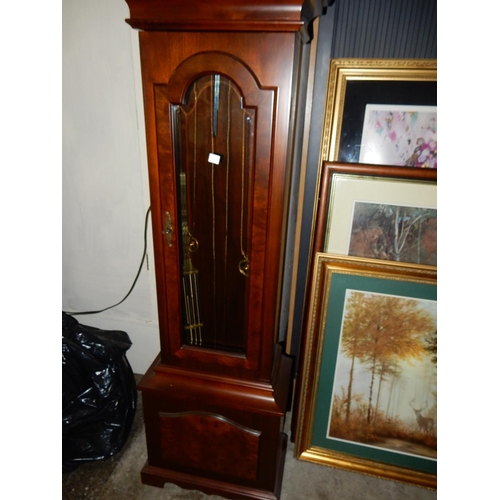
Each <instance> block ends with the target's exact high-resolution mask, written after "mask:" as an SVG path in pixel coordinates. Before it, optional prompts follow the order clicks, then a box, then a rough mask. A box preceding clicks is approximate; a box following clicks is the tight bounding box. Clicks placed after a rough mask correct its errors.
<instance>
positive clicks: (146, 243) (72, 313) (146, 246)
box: [64, 207, 151, 316]
mask: <svg viewBox="0 0 500 500" xmlns="http://www.w3.org/2000/svg"><path fill="white" fill-rule="evenodd" d="M150 212H151V207H149V208H148V211H147V212H146V220H145V221H144V251H143V253H142V259H141V264H140V266H139V270H138V271H137V275H136V277H135V279H134V282H133V283H132V286H131V287H130V290H129V291H128V293H127V295H125V297H123V299H122V300H120V302H118V303H116V304H114V305H112V306H109V307H105V308H104V309H99V310H98V311H81V312H66V311H64V312H65V313H66V314H69V315H70V316H78V315H83V314H97V313H101V312H104V311H107V310H108V309H112V308H113V307H116V306H119V305H120V304H121V303H122V302H124V301H125V300H126V299H127V297H128V296H129V295H130V294H131V293H132V290H133V289H134V287H135V284H136V283H137V280H138V279H139V275H140V274H141V271H142V266H143V265H144V260H145V259H146V252H147V248H148V218H149V214H150Z"/></svg>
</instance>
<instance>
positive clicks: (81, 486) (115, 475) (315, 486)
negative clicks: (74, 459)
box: [62, 393, 437, 500]
mask: <svg viewBox="0 0 500 500" xmlns="http://www.w3.org/2000/svg"><path fill="white" fill-rule="evenodd" d="M138 396H139V397H138V405H137V411H136V415H135V419H134V423H133V426H132V430H131V433H130V436H129V438H128V440H127V442H126V443H125V445H124V447H123V448H122V450H121V451H120V452H119V453H118V454H116V455H115V456H114V457H111V458H109V459H107V460H102V461H99V462H93V463H87V464H84V465H81V466H80V467H78V468H77V469H76V470H74V471H73V472H71V473H69V474H63V478H62V499H63V500H77V499H86V500H167V499H169V500H205V499H206V500H218V499H220V500H222V499H221V497H218V496H209V495H205V494H203V493H201V492H199V491H194V490H183V489H181V488H179V487H177V486H175V485H173V484H166V485H165V486H164V488H155V487H152V486H146V485H143V484H142V483H141V478H140V471H141V469H142V466H143V465H144V463H145V461H146V456H147V453H146V439H145V433H144V423H143V419H142V403H141V397H140V393H139V395H138ZM287 417H288V425H289V422H290V415H287ZM436 498H437V492H436V491H435V490H428V489H425V488H420V487H416V486H412V485H409V484H405V483H400V482H394V481H389V480H386V479H381V478H377V477H371V476H368V475H364V474H358V473H354V472H350V471H345V470H340V469H333V468H330V467H325V466H322V465H317V464H312V463H309V462H304V461H301V460H296V459H295V458H294V457H293V443H290V442H289V443H288V448H287V454H286V461H285V472H284V477H283V488H282V492H281V500H304V499H308V500H436Z"/></svg>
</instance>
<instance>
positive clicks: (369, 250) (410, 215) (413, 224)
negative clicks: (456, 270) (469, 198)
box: [348, 201, 437, 266]
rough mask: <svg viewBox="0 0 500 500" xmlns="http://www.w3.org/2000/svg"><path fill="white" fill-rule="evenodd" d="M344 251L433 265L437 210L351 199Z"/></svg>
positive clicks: (435, 260) (357, 254) (435, 262)
mask: <svg viewBox="0 0 500 500" xmlns="http://www.w3.org/2000/svg"><path fill="white" fill-rule="evenodd" d="M348 255H352V256H355V257H367V258H374V259H382V260H392V261H396V262H410V263H413V264H426V265H430V266H435V265H437V210H436V209H430V208H420V207H405V206H399V205H387V204H382V203H367V202H359V201H357V202H354V209H353V215H352V224H351V233H350V239H349V249H348Z"/></svg>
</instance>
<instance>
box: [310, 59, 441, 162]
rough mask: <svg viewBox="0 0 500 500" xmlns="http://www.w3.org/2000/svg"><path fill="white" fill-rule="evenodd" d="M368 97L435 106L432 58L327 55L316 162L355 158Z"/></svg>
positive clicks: (434, 63)
mask: <svg viewBox="0 0 500 500" xmlns="http://www.w3.org/2000/svg"><path fill="white" fill-rule="evenodd" d="M368 103H376V104H389V105H417V106H426V105H428V106H436V105H437V61H436V60H435V59H332V60H331V62H330V72H329V76H328V88H327V97H326V106H325V115H324V121H323V133H322V141H321V149H320V162H323V161H325V160H327V161H341V162H349V163H359V161H358V159H359V151H357V148H359V146H360V137H361V133H362V128H363V117H364V109H365V106H366V104H368ZM346 141H347V143H346Z"/></svg>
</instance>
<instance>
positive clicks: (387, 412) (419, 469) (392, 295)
mask: <svg viewBox="0 0 500 500" xmlns="http://www.w3.org/2000/svg"><path fill="white" fill-rule="evenodd" d="M436 309H437V292H436V269H435V268H434V267H432V266H413V265H411V264H404V263H395V262H384V261H377V260H372V259H360V258H356V257H342V256H333V255H331V254H325V253H318V254H316V258H315V264H314V278H313V293H312V296H311V300H310V306H309V313H308V318H307V333H306V335H305V337H304V342H303V354H302V356H303V358H304V359H303V363H302V366H301V372H300V379H299V380H300V385H299V394H298V398H299V399H298V404H297V408H298V409H297V420H298V421H297V429H296V436H295V449H294V450H295V451H294V453H295V457H296V458H298V459H301V460H306V461H310V462H315V463H319V464H323V465H327V466H331V467H339V468H343V469H349V470H351V471H355V472H361V473H366V474H371V475H377V476H380V477H385V478H388V479H393V480H399V481H405V482H410V483H413V484H417V485H420V486H425V487H429V488H435V487H436V477H437V420H436V412H437V376H436V370H437V324H436V314H437V313H436Z"/></svg>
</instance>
